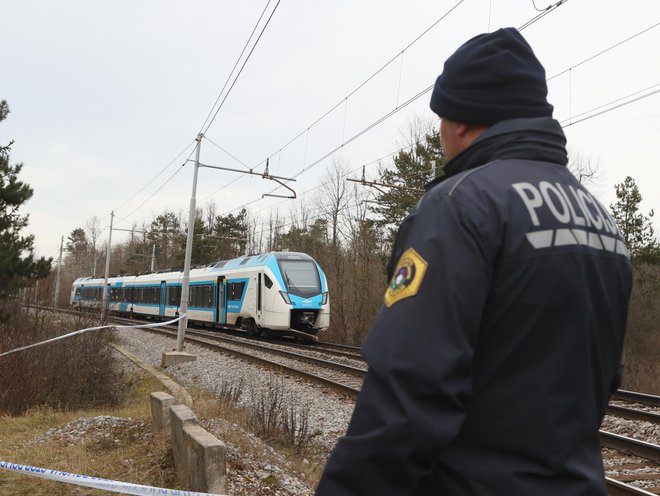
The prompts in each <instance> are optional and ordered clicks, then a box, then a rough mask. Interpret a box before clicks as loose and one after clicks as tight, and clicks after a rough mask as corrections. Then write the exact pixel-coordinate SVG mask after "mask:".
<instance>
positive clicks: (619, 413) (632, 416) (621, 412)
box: [607, 405, 660, 424]
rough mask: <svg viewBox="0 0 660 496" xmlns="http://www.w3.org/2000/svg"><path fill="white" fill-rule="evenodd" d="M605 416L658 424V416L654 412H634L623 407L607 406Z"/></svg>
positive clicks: (659, 421)
mask: <svg viewBox="0 0 660 496" xmlns="http://www.w3.org/2000/svg"><path fill="white" fill-rule="evenodd" d="M607 414H608V415H614V416H615V417H621V418H625V419H628V420H642V421H644V422H651V423H653V424H660V414H658V413H655V412H645V411H644V410H635V409H633V408H627V407H625V406H618V405H608V406H607Z"/></svg>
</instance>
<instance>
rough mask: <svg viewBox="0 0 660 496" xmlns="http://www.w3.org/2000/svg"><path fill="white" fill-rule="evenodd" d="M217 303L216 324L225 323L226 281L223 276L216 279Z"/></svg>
mask: <svg viewBox="0 0 660 496" xmlns="http://www.w3.org/2000/svg"><path fill="white" fill-rule="evenodd" d="M216 288H217V292H216V295H217V302H216V314H217V317H216V322H217V323H218V324H226V323H227V280H226V279H225V276H220V277H218V281H217V284H216Z"/></svg>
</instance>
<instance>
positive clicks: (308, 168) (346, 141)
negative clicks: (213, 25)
mask: <svg viewBox="0 0 660 496" xmlns="http://www.w3.org/2000/svg"><path fill="white" fill-rule="evenodd" d="M567 1H568V0H559V1H558V2H557V3H555V4H553V5H551V6H550V7H548V9H546V11H544V13H543V14H542V15H540V16H535V17H534V18H532V19H531V20H529V21H528V22H526V23H525V24H523V26H522V27H520V28H519V30H520V31H522V30H524V29H525V28H527V27H529V26H531V25H532V24H533V23H534V22H536V21H538V20H539V19H541V17H543V16H545V15H547V14H548V13H550V12H552V11H554V10H555V9H557V8H558V7H560V6H561V5H563V4H564V3H566V2H567ZM460 3H462V1H461V2H459V3H458V4H456V5H454V6H453V7H452V9H451V10H453V9H455V8H456V7H457V6H458V5H460ZM451 10H450V11H448V12H447V13H446V14H445V15H444V16H443V17H442V18H441V19H439V20H438V21H436V22H435V23H434V24H433V26H435V25H436V24H437V23H438V22H440V20H442V19H444V18H445V17H446V16H447V15H448V14H449V12H451ZM429 29H431V28H429ZM429 29H427V30H426V31H425V32H424V33H426V32H428V31H429ZM421 36H423V34H422V35H420V36H418V37H417V38H416V39H415V41H417V40H419V39H420V38H421ZM415 41H414V42H415ZM414 42H413V43H414ZM411 45H412V43H411V44H410V45H408V47H406V49H407V48H409V47H410V46H411ZM406 49H404V51H405V50H406ZM397 57H398V56H397ZM397 57H394V58H393V59H391V60H390V61H389V62H388V63H387V65H389V64H390V63H392V61H394V60H396V58H397ZM384 67H386V66H383V67H382V68H381V69H379V70H378V71H376V72H375V73H374V74H373V75H372V76H371V77H370V78H369V79H371V78H373V77H374V76H375V75H376V74H378V73H379V72H380V71H381V70H382V69H383V68H384ZM367 81H368V80H367ZM367 81H365V82H364V83H362V85H360V86H359V87H358V88H357V89H359V88H360V87H362V86H363V85H364V84H366V82H367ZM433 86H434V84H431V85H429V86H428V87H427V88H425V89H423V90H422V91H420V92H419V93H417V94H416V95H414V96H413V97H411V98H410V99H408V100H407V101H406V102H404V103H402V104H401V105H399V106H398V107H396V108H394V109H393V110H391V111H390V112H388V113H387V114H385V115H384V116H382V117H381V118H379V119H377V120H376V121H374V122H373V123H372V124H370V125H369V126H367V127H365V128H364V129H362V130H361V131H359V132H358V133H356V134H355V135H353V136H352V137H351V138H349V139H348V140H345V141H343V142H342V143H340V144H339V145H338V146H336V147H335V148H333V149H332V150H330V151H329V152H327V153H326V154H324V155H323V156H321V157H320V158H318V159H316V160H315V161H314V162H312V163H311V164H309V165H307V166H305V167H303V169H302V170H301V171H299V172H298V173H297V174H295V175H294V176H293V179H296V178H298V177H300V176H301V175H302V174H304V173H305V172H307V171H309V170H310V169H312V168H314V167H315V166H316V165H318V164H319V163H321V162H322V161H323V160H325V159H326V158H328V157H329V156H331V155H333V154H334V153H336V152H337V151H338V150H340V149H342V148H343V147H344V146H346V145H348V144H349V143H351V142H353V141H355V140H356V139H358V138H359V137H360V136H362V135H363V134H365V133H367V132H369V131H370V130H371V129H373V128H374V127H376V126H378V125H379V124H381V123H382V122H384V121H385V120H387V119H389V118H390V117H391V116H393V115H394V114H396V113H397V112H399V111H400V110H402V109H404V108H405V107H407V106H408V105H410V104H411V103H413V102H414V101H416V100H418V99H419V98H421V97H422V96H424V95H425V94H426V93H428V92H429V91H431V90H432V89H433ZM357 89H356V90H354V91H353V92H352V93H351V94H350V95H349V96H347V97H346V98H349V97H350V96H351V95H352V94H354V93H355V91H357ZM343 101H344V99H342V100H341V101H340V102H339V103H338V104H337V105H335V107H333V108H332V109H331V110H330V111H328V112H326V114H324V115H323V116H322V117H321V118H319V119H317V121H316V122H315V123H314V124H316V123H317V122H319V121H320V120H321V119H323V117H325V116H326V115H328V114H329V113H330V112H331V111H332V110H334V109H335V108H337V106H339V105H341V103H342V102H343ZM314 124H313V125H314ZM310 128H311V126H310V127H308V128H307V129H306V130H305V131H303V132H301V133H300V134H298V135H297V136H296V138H294V139H293V140H291V141H290V142H289V143H287V145H285V146H284V147H282V148H280V150H279V151H281V150H282V149H284V148H285V147H286V146H288V145H289V144H291V143H292V142H293V141H295V140H296V139H298V138H299V137H300V136H302V135H303V134H304V133H305V132H306V131H308V130H309V129H310ZM276 153H278V152H276ZM273 155H274V154H273ZM271 156H272V155H271ZM278 189H279V187H275V188H274V189H273V190H271V191H269V192H268V193H267V195H270V194H273V193H274V192H275V191H277V190H278ZM259 200H261V198H257V199H255V200H252V201H249V202H246V203H244V204H243V205H241V206H240V207H238V208H236V209H233V210H232V211H234V210H238V209H241V208H246V207H248V206H249V205H252V204H254V203H256V202H257V201H259Z"/></svg>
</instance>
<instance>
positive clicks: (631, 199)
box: [610, 176, 657, 257]
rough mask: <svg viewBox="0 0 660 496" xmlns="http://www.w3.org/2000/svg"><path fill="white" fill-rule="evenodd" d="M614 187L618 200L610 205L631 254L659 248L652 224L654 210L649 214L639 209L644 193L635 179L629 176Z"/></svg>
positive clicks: (635, 254)
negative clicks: (640, 190)
mask: <svg viewBox="0 0 660 496" xmlns="http://www.w3.org/2000/svg"><path fill="white" fill-rule="evenodd" d="M614 188H615V190H616V197H617V198H618V200H617V202H616V203H614V204H612V205H610V209H611V210H612V214H613V216H614V219H615V220H616V222H617V224H618V225H619V229H621V233H622V234H623V239H624V241H625V242H626V246H627V247H628V251H629V252H630V254H631V256H633V257H635V256H637V255H640V254H642V253H645V252H648V251H649V250H651V251H653V250H654V247H656V248H657V241H656V239H655V233H654V231H653V226H652V225H651V218H652V217H653V210H651V211H650V212H649V215H648V216H646V215H644V214H642V213H641V212H640V211H639V204H640V203H641V201H642V194H641V193H640V192H639V188H638V187H637V185H636V184H635V180H634V179H633V178H632V177H630V176H628V177H626V179H625V180H624V181H623V182H622V183H620V184H616V185H615V186H614Z"/></svg>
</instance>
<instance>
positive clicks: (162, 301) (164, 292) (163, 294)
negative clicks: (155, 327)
mask: <svg viewBox="0 0 660 496" xmlns="http://www.w3.org/2000/svg"><path fill="white" fill-rule="evenodd" d="M165 305H167V285H166V284H165V281H160V312H159V313H158V315H160V316H161V317H164V316H165Z"/></svg>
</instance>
